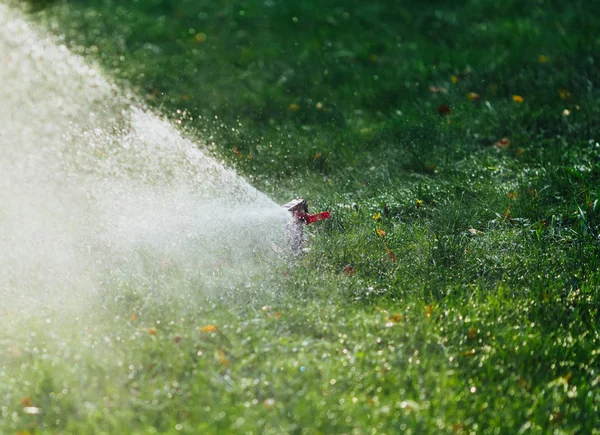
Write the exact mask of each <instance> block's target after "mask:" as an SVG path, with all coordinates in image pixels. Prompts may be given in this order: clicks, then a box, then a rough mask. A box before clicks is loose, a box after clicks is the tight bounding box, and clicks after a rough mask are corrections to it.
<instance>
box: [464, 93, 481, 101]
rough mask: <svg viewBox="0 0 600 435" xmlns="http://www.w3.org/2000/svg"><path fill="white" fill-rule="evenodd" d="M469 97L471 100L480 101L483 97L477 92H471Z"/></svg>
mask: <svg viewBox="0 0 600 435" xmlns="http://www.w3.org/2000/svg"><path fill="white" fill-rule="evenodd" d="M467 98H468V99H469V100H471V101H479V100H480V99H481V95H479V94H478V93H476V92H469V93H468V94H467Z"/></svg>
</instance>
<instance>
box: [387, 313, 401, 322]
mask: <svg viewBox="0 0 600 435" xmlns="http://www.w3.org/2000/svg"><path fill="white" fill-rule="evenodd" d="M403 319H404V316H403V315H402V314H392V315H391V316H390V317H388V318H387V319H386V320H387V321H388V322H394V323H398V322H402V320H403Z"/></svg>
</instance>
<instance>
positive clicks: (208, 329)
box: [200, 325, 217, 332]
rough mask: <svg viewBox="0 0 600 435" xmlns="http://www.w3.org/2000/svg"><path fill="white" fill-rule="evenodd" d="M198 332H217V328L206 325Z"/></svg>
mask: <svg viewBox="0 0 600 435" xmlns="http://www.w3.org/2000/svg"><path fill="white" fill-rule="evenodd" d="M200 332H217V327H216V326H215V325H206V326H203V327H202V328H200Z"/></svg>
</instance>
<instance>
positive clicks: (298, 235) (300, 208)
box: [281, 198, 331, 255]
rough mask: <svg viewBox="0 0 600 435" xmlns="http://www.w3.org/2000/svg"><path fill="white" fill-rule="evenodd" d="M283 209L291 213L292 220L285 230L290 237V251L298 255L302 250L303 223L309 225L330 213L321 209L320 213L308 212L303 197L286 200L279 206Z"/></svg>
mask: <svg viewBox="0 0 600 435" xmlns="http://www.w3.org/2000/svg"><path fill="white" fill-rule="evenodd" d="M281 207H282V208H283V209H285V210H287V211H289V212H290V213H291V214H292V218H293V219H292V222H291V223H290V224H289V225H288V228H287V232H288V237H289V238H290V242H291V246H292V252H293V253H294V255H298V254H299V253H300V251H301V250H302V242H303V237H302V228H303V224H306V225H309V224H312V223H313V222H318V221H322V220H325V219H329V218H330V217H331V213H329V211H322V212H320V213H315V214H309V213H308V204H307V203H306V200H305V199H302V198H296V199H294V200H293V201H290V202H288V203H287V204H284V205H282V206H281Z"/></svg>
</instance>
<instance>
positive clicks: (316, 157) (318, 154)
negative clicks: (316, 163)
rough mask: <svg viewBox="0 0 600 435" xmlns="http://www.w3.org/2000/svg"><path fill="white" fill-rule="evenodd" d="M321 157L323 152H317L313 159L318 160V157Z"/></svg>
mask: <svg viewBox="0 0 600 435" xmlns="http://www.w3.org/2000/svg"><path fill="white" fill-rule="evenodd" d="M319 158H321V153H317V154H315V155H314V156H312V159H313V160H317V159H319Z"/></svg>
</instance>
